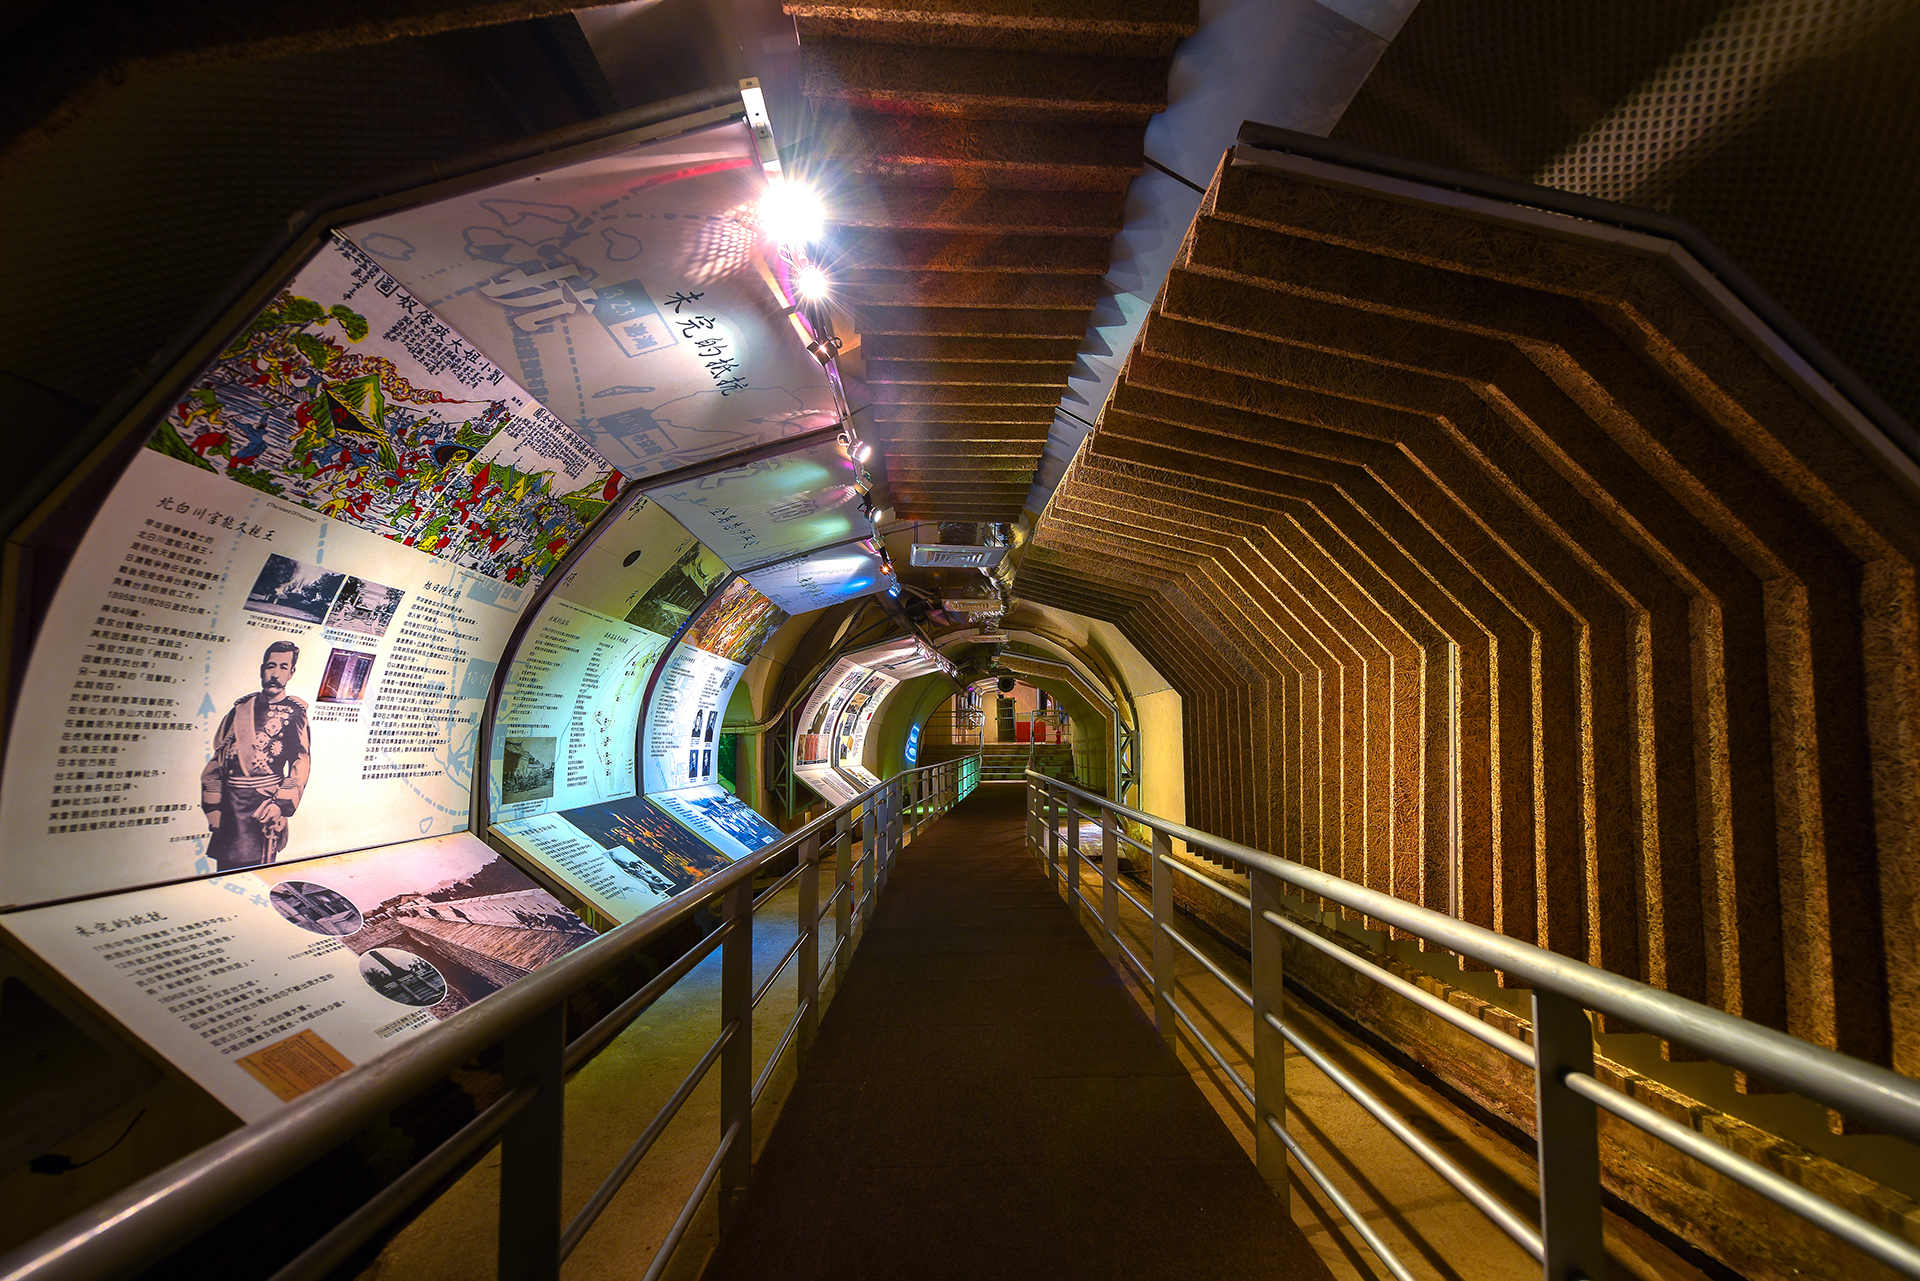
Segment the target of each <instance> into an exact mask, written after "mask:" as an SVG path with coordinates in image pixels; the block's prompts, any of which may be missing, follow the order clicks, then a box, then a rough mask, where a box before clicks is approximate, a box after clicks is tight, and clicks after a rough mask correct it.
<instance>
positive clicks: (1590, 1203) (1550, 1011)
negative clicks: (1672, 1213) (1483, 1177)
mask: <svg viewBox="0 0 1920 1281" xmlns="http://www.w3.org/2000/svg"><path fill="white" fill-rule="evenodd" d="M1533 1052H1534V1055H1535V1059H1536V1065H1535V1070H1534V1087H1533V1091H1534V1109H1535V1111H1534V1121H1535V1127H1536V1128H1535V1141H1536V1143H1537V1145H1538V1149H1539V1155H1540V1236H1541V1239H1542V1241H1543V1243H1544V1244H1545V1247H1546V1258H1545V1260H1544V1270H1543V1272H1542V1275H1543V1276H1544V1277H1545V1278H1546V1279H1547V1281H1571V1279H1573V1278H1587V1279H1589V1281H1598V1278H1600V1277H1604V1276H1606V1274H1607V1252H1606V1246H1605V1242H1604V1240H1603V1239H1602V1236H1601V1231H1600V1136H1599V1114H1598V1112H1597V1111H1596V1109H1595V1107H1594V1105H1593V1103H1592V1102H1591V1101H1589V1100H1587V1099H1584V1098H1581V1097H1580V1096H1579V1095H1578V1094H1575V1093H1574V1092H1573V1091H1572V1090H1569V1089H1568V1088H1567V1087H1566V1084H1565V1080H1566V1077H1567V1076H1568V1075H1569V1074H1570V1073H1574V1072H1583V1073H1588V1074H1591V1073H1592V1072H1593V1025H1592V1024H1591V1023H1589V1022H1588V1021H1587V1012H1586V1010H1585V1009H1584V1008H1583V1007H1582V1006H1581V1005H1580V1003H1579V1002H1577V1001H1574V1000H1571V999H1569V998H1567V997H1564V996H1561V995H1559V994H1558V993H1555V992H1548V991H1544V990H1542V989H1540V988H1535V989H1534V991H1533Z"/></svg>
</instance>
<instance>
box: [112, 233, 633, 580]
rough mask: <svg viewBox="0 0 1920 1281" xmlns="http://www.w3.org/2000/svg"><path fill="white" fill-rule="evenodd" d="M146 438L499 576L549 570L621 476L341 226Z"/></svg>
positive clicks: (172, 453) (174, 453) (195, 462)
mask: <svg viewBox="0 0 1920 1281" xmlns="http://www.w3.org/2000/svg"><path fill="white" fill-rule="evenodd" d="M148 447H149V448H151V449H154V450H157V451H159V452H160V453H163V454H165V455H167V456H168V457H171V458H175V459H178V460H179V461H181V462H184V463H187V464H190V465H192V466H195V467H199V468H202V469H204V470H207V471H212V472H215V473H217V474H220V475H224V476H226V477H227V478H228V479H230V480H233V481H236V482H238V483H240V484H243V485H247V486H250V487H252V488H254V489H258V490H263V491H265V492H266V493H269V494H274V495H277V496H279V497H281V498H283V499H285V500H287V501H290V502H294V503H298V504H299V505H300V506H302V507H306V508H308V509H310V510H312V511H316V512H319V513H321V514H322V515H325V516H330V517H333V518H334V519H337V520H341V521H345V522H347V523H348V524H351V525H355V526H358V527H359V528H361V529H365V530H368V531H370V532H372V533H376V534H379V535H381V536H382V537H385V538H390V539H393V540H394V541H395V542H399V543H403V544H405V545H406V546H408V547H413V548H417V549H418V550H420V551H423V552H427V553H429V554H431V555H434V556H438V557H442V558H444V559H446V560H449V561H452V562H454V563H456V564H459V565H462V566H465V567H466V568H468V569H472V570H474V571H476V572H478V573H481V574H485V575H487V576H488V577H490V578H495V579H499V580H501V581H504V582H508V583H512V584H514V585H516V586H526V585H531V584H534V583H537V582H539V581H540V579H541V578H543V577H544V576H545V575H546V574H547V573H548V572H549V571H550V570H552V569H553V567H554V566H555V565H557V564H558V563H559V562H560V559H561V558H562V557H563V556H565V555H566V553H567V550H568V549H569V548H570V547H572V545H573V544H574V542H575V541H576V540H577V539H579V538H580V536H581V535H582V534H584V533H585V532H586V530H587V528H588V527H589V526H590V525H592V523H593V522H594V520H596V519H597V518H598V517H599V516H600V514H601V513H602V512H604V511H605V510H606V509H607V506H608V504H609V503H611V502H612V501H613V499H614V498H615V497H616V496H618V494H619V492H620V489H621V488H622V486H623V485H624V484H625V483H626V478H625V477H624V476H622V474H621V473H620V472H619V471H617V470H615V469H614V468H613V467H612V466H611V465H609V464H608V463H607V462H606V460H605V459H603V458H601V457H600V455H599V454H598V453H596V452H595V451H594V449H593V448H592V446H591V445H589V444H588V443H587V442H586V440H584V439H583V438H582V437H580V436H579V435H578V434H577V433H576V432H574V431H573V430H572V429H571V428H570V427H568V426H567V425H566V424H565V423H564V422H562V421H561V420H560V419H558V418H557V417H555V416H554V415H553V414H552V413H551V412H549V411H548V410H547V409H546V408H545V406H543V405H541V404H540V402H539V401H538V400H536V399H534V398H533V397H532V396H531V395H529V394H528V393H527V392H526V391H525V390H524V389H522V388H521V387H520V386H519V385H518V384H516V383H515V382H514V381H513V380H512V379H510V378H509V377H507V375H506V374H505V372H504V371H502V370H501V369H500V368H499V367H498V366H496V365H494V364H493V363H492V362H491V361H490V360H488V359H487V358H486V356H484V355H482V354H481V353H480V352H479V351H478V350H476V349H475V348H474V347H473V346H472V345H471V344H469V343H467V342H466V341H465V340H464V339H462V337H461V336H460V335H459V334H457V333H455V332H454V331H453V329H452V328H451V327H449V326H448V325H447V324H446V323H445V322H444V321H442V320H440V319H439V318H438V317H437V316H436V315H434V313H433V312H432V311H431V310H430V309H428V308H427V307H426V306H425V305H424V304H422V303H420V302H419V301H418V300H417V299H415V298H414V297H413V296H412V295H411V294H409V293H408V292H407V291H406V289H405V288H404V287H403V286H402V285H400V283H399V282H398V281H397V280H395V279H394V278H393V277H392V276H390V275H388V274H387V272H386V271H385V270H384V269H383V268H381V267H380V266H379V264H377V263H376V262H374V260H373V259H371V258H370V257H368V256H367V255H366V254H364V253H363V252H361V251H360V250H359V249H358V248H357V247H356V246H354V245H353V244H352V243H351V242H348V241H346V240H344V239H342V238H339V237H335V238H334V239H332V240H331V241H330V242H329V243H328V244H327V245H325V246H324V247H323V248H322V249H321V251H320V252H319V254H318V255H316V256H315V257H314V259H312V260H311V261H310V262H309V263H308V264H307V266H306V267H304V268H302V269H301V271H300V272H299V273H298V274H297V275H296V276H295V278H294V279H293V280H292V281H291V282H290V283H289V284H288V286H287V288H286V289H285V290H283V291H282V292H281V293H280V294H279V296H278V297H276V298H275V299H274V300H273V301H272V302H271V303H269V304H268V305H267V307H266V308H265V309H264V310H263V311H262V312H261V313H260V314H259V316H257V317H256V318H255V319H254V321H253V323H252V324H251V325H250V326H248V328H247V329H246V331H245V332H243V333H242V334H241V335H240V337H239V338H238V339H236V340H235V341H234V343H233V344H232V345H231V346H230V347H228V348H227V350H226V351H224V352H222V353H221V354H220V356H219V357H218V358H217V359H216V360H215V361H214V362H213V363H212V365H210V366H209V367H208V368H207V370H206V371H205V372H204V373H203V374H202V375H201V377H200V378H199V379H197V380H196V381H195V383H194V385H193V386H192V388H191V389H190V390H189V391H188V392H187V393H186V394H185V395H184V396H183V397H182V398H181V399H180V402H179V403H178V404H177V405H176V406H175V407H174V409H173V410H172V412H170V413H169V414H168V415H167V417H166V420H165V421H164V422H162V423H161V424H160V426H159V428H158V429H157V430H156V431H155V432H154V434H153V436H152V438H151V439H150V440H149V441H148Z"/></svg>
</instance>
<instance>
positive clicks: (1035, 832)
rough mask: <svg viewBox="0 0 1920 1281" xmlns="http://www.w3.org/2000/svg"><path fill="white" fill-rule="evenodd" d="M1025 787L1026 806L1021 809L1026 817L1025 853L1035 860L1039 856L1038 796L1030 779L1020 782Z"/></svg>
mask: <svg viewBox="0 0 1920 1281" xmlns="http://www.w3.org/2000/svg"><path fill="white" fill-rule="evenodd" d="M1021 781H1022V782H1023V783H1024V784H1025V786H1026V789H1027V791H1026V804H1025V805H1024V806H1022V808H1023V809H1024V810H1025V811H1026V815H1027V853H1029V854H1031V855H1033V856H1034V857H1035V858H1038V857H1039V856H1040V796H1039V793H1038V792H1037V791H1035V790H1034V786H1033V780H1032V779H1031V778H1027V779H1022V780H1021Z"/></svg>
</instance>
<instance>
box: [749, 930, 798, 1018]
mask: <svg viewBox="0 0 1920 1281" xmlns="http://www.w3.org/2000/svg"><path fill="white" fill-rule="evenodd" d="M810 937H811V935H809V934H808V932H807V931H805V930H802V931H800V936H799V937H798V938H796V939H794V940H793V946H792V947H790V948H788V949H787V954H786V955H785V956H783V957H781V958H780V964H778V965H776V966H774V967H773V973H771V974H769V975H767V981H766V982H764V983H762V984H761V985H760V990H759V991H758V992H755V993H754V994H753V1003H752V1004H751V1005H750V1006H749V1007H748V1008H749V1009H755V1010H757V1009H759V1008H760V1002H761V1000H762V999H763V998H764V997H765V996H766V994H767V993H768V991H770V990H771V989H772V987H773V985H774V984H775V983H776V982H778V981H779V979H780V976H781V975H782V974H785V973H786V972H787V967H788V966H789V965H792V964H793V958H794V957H796V956H798V955H800V949H801V948H802V947H804V946H805V945H806V942H807V939H808V938H810Z"/></svg>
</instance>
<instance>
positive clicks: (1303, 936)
mask: <svg viewBox="0 0 1920 1281" xmlns="http://www.w3.org/2000/svg"><path fill="white" fill-rule="evenodd" d="M1261 915H1263V916H1265V917H1266V918H1267V919H1268V920H1269V921H1272V922H1273V923H1274V924H1275V925H1277V926H1279V927H1280V928H1281V929H1283V930H1285V931H1286V932H1287V933H1289V934H1291V935H1293V936H1294V937H1295V938H1297V939H1299V940H1300V941H1301V942H1302V943H1306V944H1308V945H1309V946H1311V947H1315V948H1318V949H1319V950H1320V951H1322V952H1324V953H1326V954H1327V955H1328V956H1330V957H1332V958H1333V959H1334V960H1336V961H1338V962H1340V963H1341V964H1342V965H1344V966H1346V967H1347V968H1349V969H1352V970H1356V971H1358V972H1359V973H1361V974H1364V975H1366V977H1368V978H1370V979H1372V980H1373V981H1374V982H1375V983H1378V984H1380V985H1381V986H1382V987H1384V988H1387V989H1389V990H1390V991H1393V992H1397V993H1399V994H1400V995H1401V996H1404V997H1405V998H1406V999H1407V1000H1409V1001H1412V1002H1413V1003H1414V1004H1416V1005H1418V1006H1420V1008H1422V1009H1424V1010H1427V1011H1429V1012H1431V1013H1433V1014H1436V1015H1438V1016H1439V1017H1441V1018H1443V1019H1445V1020H1446V1021H1447V1022H1449V1023H1451V1024H1453V1025H1454V1026H1455V1027H1457V1028H1459V1029H1460V1030H1461V1031H1462V1032H1465V1033H1466V1034H1467V1035H1469V1036H1473V1037H1477V1038H1479V1039H1480V1040H1482V1041H1485V1042H1486V1043H1487V1044H1488V1045H1491V1046H1492V1047H1493V1048H1494V1049H1496V1050H1498V1051H1500V1052H1501V1053H1502V1054H1505V1055H1507V1056H1508V1057H1509V1058H1515V1059H1518V1060H1520V1062H1522V1063H1524V1064H1526V1065H1527V1066H1528V1067H1532V1066H1534V1064H1535V1063H1536V1062H1537V1061H1538V1060H1537V1058H1536V1057H1535V1055H1534V1052H1533V1047H1532V1046H1531V1045H1528V1044H1527V1043H1526V1042H1525V1041H1522V1040H1521V1039H1520V1038H1519V1037H1516V1036H1509V1035H1508V1034H1507V1033H1505V1032H1502V1031H1501V1030H1500V1029H1499V1028H1496V1027H1492V1026H1490V1025H1488V1024H1486V1023H1483V1022H1481V1021H1480V1020H1479V1019H1476V1018H1474V1017H1473V1016H1472V1015H1471V1014H1468V1013H1467V1012H1466V1011H1465V1010H1460V1009H1455V1008H1454V1007H1453V1006H1451V1005H1448V1004H1447V1003H1446V1002H1445V1001H1443V1000H1441V999H1440V998H1439V997H1437V996H1435V995H1434V994H1433V993H1431V992H1428V991H1424V990H1423V989H1421V988H1419V987H1417V986H1415V985H1414V984H1412V983H1409V982H1407V981H1406V980H1405V979H1403V978H1401V977H1400V976H1399V975H1397V974H1393V973H1390V972H1388V971H1387V970H1384V969H1382V968H1381V967H1380V966H1378V965H1375V964H1373V963H1372V962H1370V961H1363V960H1361V959H1360V958H1359V957H1357V956H1355V955H1354V954H1353V953H1351V952H1349V951H1347V950H1346V949H1345V948H1343V947H1341V946H1340V945H1339V944H1338V943H1335V942H1333V941H1332V940H1330V939H1323V938H1321V937H1320V936H1319V935H1318V934H1315V933H1314V932H1313V931H1312V930H1310V929H1307V928H1306V927H1305V926H1303V925H1300V924H1298V923H1297V922H1294V921H1289V920H1288V919H1286V918H1285V917H1284V916H1281V915H1279V914H1278V913H1275V912H1263V913H1261Z"/></svg>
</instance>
